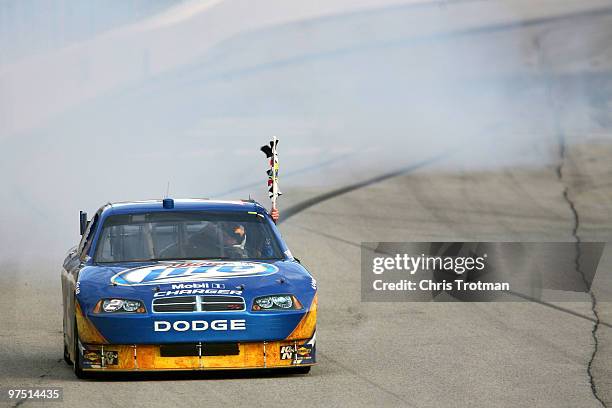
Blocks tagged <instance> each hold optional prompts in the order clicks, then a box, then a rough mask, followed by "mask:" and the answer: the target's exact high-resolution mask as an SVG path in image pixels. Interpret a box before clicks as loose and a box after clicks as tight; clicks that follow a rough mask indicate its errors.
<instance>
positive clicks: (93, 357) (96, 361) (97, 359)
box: [83, 350, 102, 365]
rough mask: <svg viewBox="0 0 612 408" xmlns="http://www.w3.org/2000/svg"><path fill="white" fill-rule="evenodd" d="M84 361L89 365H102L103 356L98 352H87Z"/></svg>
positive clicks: (84, 353) (84, 354)
mask: <svg viewBox="0 0 612 408" xmlns="http://www.w3.org/2000/svg"><path fill="white" fill-rule="evenodd" d="M83 359H84V360H85V363H86V364H87V365H102V356H101V355H100V352H99V351H98V350H85V351H84V352H83Z"/></svg>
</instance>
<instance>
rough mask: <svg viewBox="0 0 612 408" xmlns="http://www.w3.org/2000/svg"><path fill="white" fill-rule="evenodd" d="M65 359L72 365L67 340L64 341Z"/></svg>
mask: <svg viewBox="0 0 612 408" xmlns="http://www.w3.org/2000/svg"><path fill="white" fill-rule="evenodd" d="M64 361H65V362H66V364H68V365H69V366H71V365H72V360H70V353H69V352H68V346H67V345H66V343H65V341H64Z"/></svg>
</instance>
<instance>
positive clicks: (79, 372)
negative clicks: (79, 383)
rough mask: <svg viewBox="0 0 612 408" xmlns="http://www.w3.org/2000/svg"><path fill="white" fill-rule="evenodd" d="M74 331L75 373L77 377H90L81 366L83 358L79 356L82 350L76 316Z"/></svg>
mask: <svg viewBox="0 0 612 408" xmlns="http://www.w3.org/2000/svg"><path fill="white" fill-rule="evenodd" d="M73 333H74V335H73V336H72V342H73V343H74V344H73V346H74V362H73V367H74V375H76V376H77V378H82V379H83V378H88V375H87V373H86V372H85V371H83V368H82V367H81V359H80V358H79V356H80V354H81V352H80V350H79V330H78V329H77V324H76V318H75V319H74V331H73Z"/></svg>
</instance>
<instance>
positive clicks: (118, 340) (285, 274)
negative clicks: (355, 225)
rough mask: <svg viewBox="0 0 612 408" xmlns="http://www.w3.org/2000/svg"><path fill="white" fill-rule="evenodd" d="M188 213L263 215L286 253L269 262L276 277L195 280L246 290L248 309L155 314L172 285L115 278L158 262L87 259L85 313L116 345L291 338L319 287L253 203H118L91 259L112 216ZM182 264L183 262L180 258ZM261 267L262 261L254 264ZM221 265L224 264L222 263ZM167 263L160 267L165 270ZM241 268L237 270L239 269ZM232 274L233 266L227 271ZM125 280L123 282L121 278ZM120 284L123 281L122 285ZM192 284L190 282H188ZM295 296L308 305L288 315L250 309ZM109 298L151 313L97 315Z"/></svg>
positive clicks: (82, 295) (82, 293) (81, 294)
mask: <svg viewBox="0 0 612 408" xmlns="http://www.w3.org/2000/svg"><path fill="white" fill-rule="evenodd" d="M168 211H170V212H187V211H210V212H215V211H222V212H230V211H235V212H257V213H259V214H262V215H263V216H264V217H265V219H266V220H267V222H268V223H269V224H270V226H271V228H272V231H273V234H274V235H275V236H276V238H277V241H278V244H279V246H280V248H281V250H282V251H283V253H284V256H285V259H283V260H276V261H266V264H270V265H272V266H273V267H275V268H274V269H278V270H277V271H275V272H273V273H267V274H261V275H253V276H240V277H224V278H222V279H206V280H195V282H196V283H202V282H207V283H210V284H212V283H214V284H216V285H218V286H222V287H224V288H225V289H232V290H238V288H240V289H241V290H242V294H241V296H242V297H243V298H244V300H245V303H246V310H244V311H223V312H189V313H154V312H153V311H152V307H151V304H152V300H153V298H154V294H155V291H156V290H159V291H167V290H172V284H166V283H160V284H158V285H155V284H142V285H116V284H113V283H112V279H113V277H115V276H117V274H119V273H121V272H122V271H126V270H128V269H131V268H137V267H146V266H155V265H158V263H155V262H152V263H137V262H129V263H113V264H95V263H94V262H93V259H91V258H88V259H87V260H86V262H85V263H84V264H83V266H82V268H81V269H80V271H79V274H78V288H79V290H78V291H77V292H78V294H77V295H76V299H77V301H78V302H79V305H80V306H81V309H82V310H83V313H85V315H86V316H87V317H88V319H89V320H90V321H91V322H92V323H93V324H94V326H95V327H96V328H97V329H98V331H99V332H100V334H101V335H102V336H103V337H104V338H105V339H106V340H107V341H108V342H109V343H111V344H163V343H180V342H194V341H206V342H232V341H241V342H249V341H264V340H267V341H274V340H282V339H285V338H286V337H287V336H289V335H290V334H291V332H292V331H293V330H294V329H295V327H296V326H297V325H298V323H299V322H300V320H301V319H302V317H303V316H304V315H305V314H306V313H307V312H308V308H309V306H310V305H311V303H312V301H313V299H314V296H315V294H316V287H315V285H314V280H313V278H312V277H311V275H310V274H309V273H308V271H307V270H306V269H305V268H304V267H302V266H301V265H300V264H299V263H298V262H297V261H296V260H295V259H294V258H293V257H292V256H291V255H290V252H289V251H288V249H287V246H286V245H285V243H284V242H283V240H282V238H281V235H280V233H279V231H278V229H277V228H276V226H275V225H274V223H273V222H272V220H271V219H270V217H269V216H268V214H267V212H266V210H265V209H264V208H263V207H261V206H260V205H259V204H257V203H252V202H214V201H210V202H209V201H205V200H176V201H175V205H174V208H172V209H164V208H163V206H162V205H161V202H159V201H156V202H142V203H125V204H113V205H112V206H111V205H109V206H106V207H104V208H103V209H102V211H101V212H100V213H99V220H98V222H97V225H96V226H95V231H93V232H92V233H93V235H92V236H93V240H92V245H91V248H90V250H89V255H90V256H91V255H92V254H94V253H95V248H96V245H97V243H98V240H99V237H100V234H101V230H102V227H103V225H104V221H105V220H106V218H107V217H109V216H111V215H118V214H141V213H151V212H168ZM176 262H177V263H184V262H185V261H183V260H179V261H176ZM250 262H253V263H257V261H250ZM220 263H221V262H220ZM164 264H165V263H162V266H161V267H164V266H163V265H164ZM239 269H240V268H238V270H239ZM228 270H230V271H231V268H230V269H228ZM119 281H120V280H119ZM120 282H121V281H120ZM183 283H185V284H189V283H190V282H187V281H186V282H183ZM276 294H291V295H294V296H295V297H296V298H297V299H298V300H299V302H300V303H301V304H302V305H303V308H302V309H301V310H288V311H259V312H255V311H251V308H252V305H253V301H254V299H255V298H257V297H259V296H265V295H276ZM107 298H121V299H132V300H140V301H142V302H143V303H144V305H145V308H146V313H94V312H93V310H94V307H95V305H96V303H98V301H100V300H101V299H107ZM236 319H241V320H244V321H245V324H246V329H245V330H223V331H215V330H205V331H190V330H188V331H175V330H169V331H161V332H160V331H157V332H156V331H154V324H155V323H154V322H155V321H161V320H163V321H166V322H170V323H171V324H172V323H173V322H176V321H188V322H189V321H193V320H204V321H207V322H212V321H214V320H236Z"/></svg>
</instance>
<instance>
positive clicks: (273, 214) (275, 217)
mask: <svg viewBox="0 0 612 408" xmlns="http://www.w3.org/2000/svg"><path fill="white" fill-rule="evenodd" d="M279 216H280V213H279V212H278V208H275V207H273V208H272V210H271V211H270V217H272V221H274V223H275V224H276V223H277V222H278V218H279Z"/></svg>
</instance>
